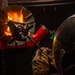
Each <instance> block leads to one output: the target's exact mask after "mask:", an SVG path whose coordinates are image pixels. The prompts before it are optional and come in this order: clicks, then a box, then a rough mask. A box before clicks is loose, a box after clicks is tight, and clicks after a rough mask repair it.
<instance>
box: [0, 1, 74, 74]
mask: <svg viewBox="0 0 75 75" xmlns="http://www.w3.org/2000/svg"><path fill="white" fill-rule="evenodd" d="M16 1H17V0H16ZM15 4H17V5H23V6H24V7H26V8H27V9H28V10H30V11H31V12H32V13H33V16H34V18H35V21H36V30H35V32H36V31H37V30H38V29H39V27H40V25H41V24H43V25H45V26H46V27H47V28H48V29H49V30H56V29H57V28H58V27H59V25H60V24H61V23H62V22H63V20H65V19H66V18H67V17H69V16H70V15H72V14H74V13H75V3H74V2H71V1H68V0H66V1H59V0H58V1H53V2H52V1H49V2H41V3H40V2H39V3H37V2H35V3H30V2H29V3H24V2H15V3H14V1H13V2H12V1H11V0H10V2H9V5H15ZM39 45H40V46H47V47H49V48H51V46H52V40H51V39H50V35H47V36H45V37H44V38H43V39H42V40H41V41H40V44H39ZM36 50H37V47H34V48H32V49H26V48H19V49H18V48H17V49H8V50H4V51H1V50H0V66H1V67H0V68H1V70H0V73H1V74H0V75H32V67H31V61H32V59H33V57H34V55H35V51H36ZM65 62H66V61H65ZM66 64H67V63H66Z"/></svg>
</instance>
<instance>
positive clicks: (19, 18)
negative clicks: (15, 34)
mask: <svg viewBox="0 0 75 75" xmlns="http://www.w3.org/2000/svg"><path fill="white" fill-rule="evenodd" d="M7 15H8V21H10V20H12V21H15V22H20V23H23V22H24V21H23V14H22V10H21V11H20V12H13V11H12V12H7ZM4 33H5V35H7V36H12V34H11V31H10V28H9V27H7V28H6V29H5V31H4Z"/></svg>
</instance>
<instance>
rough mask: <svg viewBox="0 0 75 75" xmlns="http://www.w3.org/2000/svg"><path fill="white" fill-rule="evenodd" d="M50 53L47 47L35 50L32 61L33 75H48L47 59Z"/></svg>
mask: <svg viewBox="0 0 75 75" xmlns="http://www.w3.org/2000/svg"><path fill="white" fill-rule="evenodd" d="M50 52H51V49H49V48H48V47H41V50H40V49H37V50H36V53H35V56H34V58H33V60H32V70H33V75H50V72H49V69H50V65H49V63H50V62H49V58H48V54H49V53H50Z"/></svg>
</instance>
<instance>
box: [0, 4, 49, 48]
mask: <svg viewBox="0 0 75 75" xmlns="http://www.w3.org/2000/svg"><path fill="white" fill-rule="evenodd" d="M0 23H1V25H0V31H1V33H0V49H9V48H20V47H25V48H32V47H34V46H35V45H37V43H38V42H39V41H40V40H41V39H42V38H43V37H44V36H45V35H46V34H47V33H48V29H47V28H46V27H45V26H44V25H42V26H41V27H40V28H39V29H38V30H37V31H36V32H35V26H36V23H35V19H34V17H33V15H32V13H31V12H30V11H29V10H27V9H26V8H25V7H23V6H19V5H11V6H8V7H5V8H4V9H3V10H1V11H0ZM34 32H35V33H34ZM40 32H41V33H40ZM37 46H38V45H37Z"/></svg>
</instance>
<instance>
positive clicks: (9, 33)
mask: <svg viewBox="0 0 75 75" xmlns="http://www.w3.org/2000/svg"><path fill="white" fill-rule="evenodd" d="M4 33H5V35H7V36H12V34H11V32H10V28H9V27H7V28H6V30H5V31H4Z"/></svg>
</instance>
